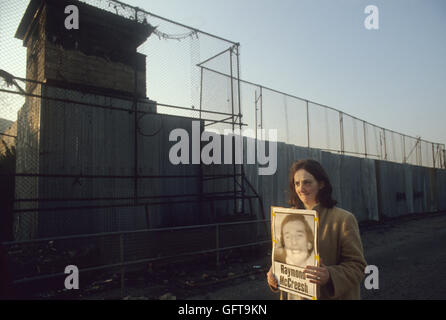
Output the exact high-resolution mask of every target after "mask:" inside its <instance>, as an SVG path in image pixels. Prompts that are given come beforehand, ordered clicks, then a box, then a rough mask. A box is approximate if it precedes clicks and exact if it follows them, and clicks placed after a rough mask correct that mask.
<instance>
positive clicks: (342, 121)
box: [339, 112, 344, 154]
mask: <svg viewBox="0 0 446 320" xmlns="http://www.w3.org/2000/svg"><path fill="white" fill-rule="evenodd" d="M339 131H340V138H341V153H342V154H344V118H343V116H342V112H339Z"/></svg>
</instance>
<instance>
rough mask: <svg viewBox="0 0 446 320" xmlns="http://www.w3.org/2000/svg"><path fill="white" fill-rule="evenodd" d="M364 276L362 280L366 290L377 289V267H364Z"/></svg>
mask: <svg viewBox="0 0 446 320" xmlns="http://www.w3.org/2000/svg"><path fill="white" fill-rule="evenodd" d="M364 273H365V274H368V276H366V277H365V279H364V286H365V288H366V289H367V290H372V289H375V290H378V289H379V270H378V267H377V266H374V265H369V266H366V267H365V270H364Z"/></svg>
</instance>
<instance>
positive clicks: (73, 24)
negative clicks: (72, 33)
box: [64, 5, 79, 30]
mask: <svg viewBox="0 0 446 320" xmlns="http://www.w3.org/2000/svg"><path fill="white" fill-rule="evenodd" d="M64 12H65V13H66V14H68V16H67V17H66V18H65V28H66V29H67V30H71V29H76V30H78V29H79V9H78V7H76V6H75V5H69V6H66V7H65V11H64Z"/></svg>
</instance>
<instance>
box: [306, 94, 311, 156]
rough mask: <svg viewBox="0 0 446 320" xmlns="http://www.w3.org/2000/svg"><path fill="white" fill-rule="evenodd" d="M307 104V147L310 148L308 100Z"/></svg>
mask: <svg viewBox="0 0 446 320" xmlns="http://www.w3.org/2000/svg"><path fill="white" fill-rule="evenodd" d="M306 103H307V145H308V148H310V110H309V109H308V100H306Z"/></svg>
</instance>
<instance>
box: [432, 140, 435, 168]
mask: <svg viewBox="0 0 446 320" xmlns="http://www.w3.org/2000/svg"><path fill="white" fill-rule="evenodd" d="M432 166H433V167H434V168H435V147H434V144H433V143H432Z"/></svg>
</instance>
